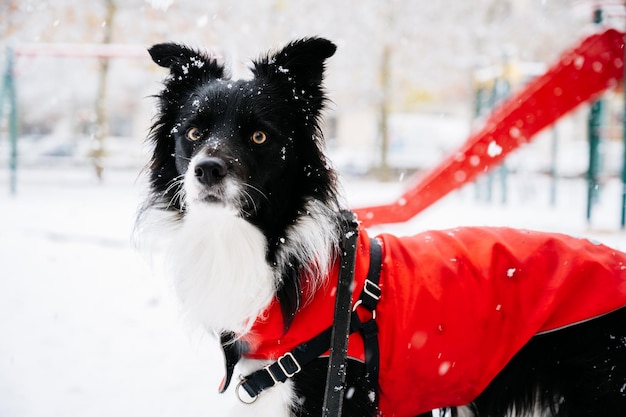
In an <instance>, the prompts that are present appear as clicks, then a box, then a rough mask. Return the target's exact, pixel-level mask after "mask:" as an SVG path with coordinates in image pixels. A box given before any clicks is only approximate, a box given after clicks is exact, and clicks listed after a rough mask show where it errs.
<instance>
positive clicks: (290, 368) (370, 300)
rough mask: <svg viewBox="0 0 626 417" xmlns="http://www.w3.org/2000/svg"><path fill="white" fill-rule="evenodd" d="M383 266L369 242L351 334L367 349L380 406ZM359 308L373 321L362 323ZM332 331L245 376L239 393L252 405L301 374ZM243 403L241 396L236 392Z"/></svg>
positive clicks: (379, 253) (378, 250)
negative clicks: (379, 315) (379, 322)
mask: <svg viewBox="0 0 626 417" xmlns="http://www.w3.org/2000/svg"><path fill="white" fill-rule="evenodd" d="M381 265H382V249H381V247H380V244H379V243H378V241H377V240H376V239H370V265H369V270H368V274H367V278H366V280H365V284H364V286H363V289H362V290H361V294H360V296H359V300H358V301H357V302H356V303H355V304H354V308H353V311H352V313H351V314H350V316H351V317H350V333H354V332H357V331H358V332H360V333H361V337H362V338H363V345H364V349H365V371H366V379H367V381H368V382H369V384H370V387H369V388H370V390H371V391H372V392H374V393H376V401H375V402H376V403H377V402H378V394H377V393H378V373H379V362H380V354H379V345H378V326H377V325H376V321H375V319H376V305H377V304H378V300H379V299H380V296H381V293H382V291H381V288H380V287H379V282H380V270H381ZM359 307H363V308H366V309H367V310H368V311H369V312H370V313H371V315H372V317H371V319H369V320H367V321H365V322H361V320H360V318H359V315H358V314H357V312H356V310H357V309H358V308H359ZM332 330H333V327H332V326H331V327H328V328H327V329H326V330H324V331H323V332H321V333H319V334H318V335H317V336H315V337H313V338H312V339H310V340H308V341H307V342H304V343H302V344H301V345H299V346H297V347H296V348H294V349H292V350H291V351H290V352H287V353H286V354H284V355H283V356H281V357H280V358H278V359H277V360H276V361H275V362H274V363H272V364H270V365H267V366H265V367H264V368H261V369H259V370H258V371H256V372H253V373H252V374H250V375H248V376H245V377H244V378H243V379H242V380H241V382H240V383H239V385H238V387H237V390H239V388H243V389H244V390H245V391H246V393H247V394H248V395H249V396H250V398H251V400H250V401H249V402H254V400H256V398H257V397H258V395H259V394H260V393H261V392H263V391H264V390H266V389H268V388H270V387H273V386H274V385H276V383H278V382H285V381H286V380H287V379H288V378H291V377H293V376H295V375H296V374H298V373H299V372H301V371H302V369H303V368H304V367H305V366H306V365H307V364H309V363H311V362H312V361H314V360H315V359H317V358H319V357H320V356H321V355H322V354H324V352H327V351H328V349H329V347H330V342H331V335H332ZM237 395H238V396H239V398H240V400H242V401H244V400H243V399H242V398H241V395H240V393H239V392H237Z"/></svg>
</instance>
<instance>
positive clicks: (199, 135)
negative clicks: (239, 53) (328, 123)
mask: <svg viewBox="0 0 626 417" xmlns="http://www.w3.org/2000/svg"><path fill="white" fill-rule="evenodd" d="M335 49H336V47H335V45H334V44H333V43H332V42H330V41H328V40H325V39H321V38H307V39H302V40H299V41H295V42H292V43H290V44H288V45H287V46H285V47H284V48H283V49H281V50H279V51H278V52H276V53H273V54H269V55H267V56H265V57H262V58H261V59H259V60H257V61H255V62H253V67H252V74H253V77H252V78H251V79H249V80H231V79H230V77H229V76H228V75H227V74H226V71H225V69H224V67H223V65H222V64H220V63H219V62H218V61H217V60H216V59H215V58H213V57H211V56H209V55H206V54H204V53H201V52H199V51H196V50H192V49H190V48H187V47H185V46H181V45H177V44H173V43H164V44H158V45H154V46H153V47H152V48H150V50H149V52H150V55H151V56H152V59H153V60H154V61H155V62H156V63H157V64H159V65H160V66H163V67H166V68H168V69H169V70H170V74H169V77H168V78H167V79H166V81H165V88H164V90H163V91H162V92H161V93H160V94H159V95H158V100H159V107H158V115H157V119H156V121H155V123H154V125H153V127H152V131H151V140H152V141H153V142H154V153H153V156H152V161H151V164H150V167H149V169H150V181H151V186H152V194H153V200H154V202H155V203H160V205H161V207H162V208H168V209H170V210H175V211H178V212H180V213H181V215H183V216H184V213H185V211H186V210H189V209H191V208H193V206H195V205H205V204H218V205H224V206H226V207H228V208H232V209H234V210H236V212H238V213H239V215H240V216H242V217H244V218H246V219H247V220H248V221H250V222H251V223H253V224H255V225H256V226H258V227H259V228H261V229H262V230H263V232H264V233H265V234H266V235H268V236H272V235H278V234H280V230H284V229H285V227H286V225H288V224H290V222H293V221H295V219H296V217H297V216H299V215H301V214H302V212H303V211H305V210H306V208H305V205H306V203H307V201H310V200H311V199H315V200H319V201H322V202H324V203H326V202H328V201H329V200H334V199H335V189H334V184H335V181H334V173H333V171H332V170H331V169H330V168H329V167H328V164H327V163H326V160H325V158H324V155H323V153H322V143H321V142H322V135H321V131H320V125H319V122H320V116H321V112H322V109H323V107H324V104H325V101H326V96H325V94H324V90H323V87H322V78H323V73H324V67H325V60H326V59H327V58H328V57H330V56H332V55H333V54H334V52H335Z"/></svg>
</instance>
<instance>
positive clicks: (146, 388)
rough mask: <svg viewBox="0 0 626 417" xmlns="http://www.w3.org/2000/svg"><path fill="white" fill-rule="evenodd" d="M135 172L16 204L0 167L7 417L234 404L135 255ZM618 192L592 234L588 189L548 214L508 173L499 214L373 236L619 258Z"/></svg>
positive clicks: (607, 196)
mask: <svg viewBox="0 0 626 417" xmlns="http://www.w3.org/2000/svg"><path fill="white" fill-rule="evenodd" d="M138 171H139V170H119V171H112V170H110V171H107V172H106V173H105V174H106V177H105V181H104V182H103V183H102V184H100V183H98V182H97V180H96V179H95V178H94V177H95V176H94V175H93V173H92V172H91V170H89V169H87V168H80V167H76V168H72V169H70V168H61V167H55V168H54V169H39V170H35V169H29V170H22V171H20V173H19V183H18V195H16V196H13V197H12V196H9V191H8V179H7V178H8V176H7V175H8V174H7V173H6V172H4V171H3V172H0V193H1V192H4V195H3V196H2V197H0V213H2V217H1V218H0V265H2V272H1V273H0V415H1V416H7V417H12V416H19V417H44V416H45V417H53V416H68V415H71V416H84V417H99V416H103V417H104V416H112V415H114V416H117V417H125V416H129V417H130V416H133V417H134V416H144V415H150V416H155V417H158V416H181V415H184V416H207V415H215V414H218V415H219V413H220V412H221V410H224V409H225V408H226V407H227V404H228V403H229V402H230V401H234V399H233V398H230V397H224V396H219V395H218V394H217V389H218V386H219V383H220V380H221V376H222V363H221V355H220V353H219V349H218V346H217V344H216V343H215V341H214V340H213V339H212V338H210V337H207V336H203V335H202V334H200V333H199V332H193V331H190V329H189V328H188V327H187V326H186V325H185V324H184V323H183V322H182V320H181V319H180V316H179V312H178V310H177V307H176V305H175V303H174V301H173V299H172V292H171V291H170V288H169V287H168V285H167V283H166V280H165V279H164V278H163V277H162V276H160V275H159V271H155V270H152V269H150V268H149V267H148V265H147V263H146V262H145V260H144V259H143V258H142V257H141V256H140V255H139V254H138V253H136V251H135V250H134V249H133V248H132V246H131V243H130V234H131V229H132V225H133V221H134V216H135V210H136V207H137V205H138V203H139V200H140V196H141V193H142V187H141V181H138V180H137V176H138ZM405 186H406V183H405V182H401V181H398V182H393V183H386V184H382V183H377V182H373V181H364V180H362V179H358V180H357V179H354V178H344V181H343V188H344V189H345V190H346V195H347V201H348V202H349V203H350V204H352V205H353V206H357V205H363V204H368V205H369V204H373V203H382V202H386V201H391V200H392V199H393V198H396V197H397V196H398V195H399V194H400V193H401V191H402V190H403V188H404V187H405ZM620 187H621V185H620V184H619V182H617V181H615V180H612V181H609V182H608V183H607V184H606V185H605V186H604V189H603V191H602V193H601V196H600V197H601V198H600V202H599V203H598V205H597V206H596V208H595V211H594V217H593V219H592V222H591V226H590V225H588V224H587V223H586V221H585V218H584V213H585V205H584V202H585V184H584V182H583V181H582V180H562V181H561V182H560V184H559V187H558V192H559V194H558V198H557V205H556V206H555V207H551V206H550V205H549V204H548V197H547V194H548V190H549V184H548V183H547V181H546V180H545V179H544V178H542V177H532V176H519V177H513V176H511V177H510V184H509V189H510V193H509V196H508V201H509V203H508V204H507V205H502V204H500V203H492V204H488V203H485V202H480V201H477V200H476V198H475V187H473V186H469V187H466V188H464V189H462V190H460V191H457V192H455V193H453V194H451V195H450V196H448V197H446V198H445V199H444V200H443V201H441V202H440V203H437V204H436V205H435V206H433V207H432V208H430V209H428V210H426V211H425V212H424V213H422V214H421V215H419V216H418V217H417V218H415V219H414V220H412V221H411V222H408V223H406V224H403V225H389V226H386V227H384V228H382V227H378V228H376V229H375V230H377V231H381V230H386V231H392V232H395V233H398V234H407V233H413V232H418V231H422V230H427V229H430V228H444V227H445V228H447V227H455V226H459V225H470V224H491V225H508V226H516V227H524V228H533V229H540V230H548V231H558V232H566V233H570V234H574V235H579V236H587V237H590V238H593V239H596V240H599V241H603V242H605V243H609V244H611V245H612V246H615V247H617V248H619V249H622V250H626V235H625V234H624V232H621V231H619V199H620V198H621V194H620V191H621V188H620ZM417 342H419V341H417ZM417 342H416V343H417ZM442 366H443V363H442ZM447 366H448V365H446V366H443V368H442V369H441V371H442V372H443V371H447V369H446V368H447ZM450 366H451V365H450Z"/></svg>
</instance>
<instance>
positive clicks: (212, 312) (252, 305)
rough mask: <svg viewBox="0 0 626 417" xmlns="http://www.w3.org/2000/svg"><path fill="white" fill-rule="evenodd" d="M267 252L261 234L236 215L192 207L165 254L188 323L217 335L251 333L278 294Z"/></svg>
mask: <svg viewBox="0 0 626 417" xmlns="http://www.w3.org/2000/svg"><path fill="white" fill-rule="evenodd" d="M266 248H267V241H266V239H265V236H264V235H263V234H262V233H261V232H260V231H259V229H257V228H256V227H255V226H253V225H251V224H250V223H248V222H247V221H245V220H244V219H242V218H241V217H239V216H238V215H237V214H236V213H235V212H234V211H232V210H230V209H228V208H225V207H221V206H218V205H194V206H191V207H190V208H189V210H188V211H187V213H186V214H185V217H184V219H183V220H182V224H181V225H180V227H179V228H178V229H177V230H176V231H175V232H174V235H173V238H172V240H171V245H170V248H169V250H168V251H167V254H168V259H167V264H168V267H169V270H170V273H171V276H172V277H173V279H174V287H175V289H176V293H177V295H178V298H179V299H180V301H181V304H182V308H183V309H184V311H185V313H186V314H187V315H188V316H189V318H190V319H191V320H192V321H195V322H199V323H200V324H202V325H203V326H204V327H205V328H207V329H211V330H213V331H218V332H219V331H224V330H230V331H234V332H236V333H238V334H243V333H245V332H246V331H247V330H249V328H250V326H251V325H252V324H253V322H254V320H255V319H256V318H257V317H258V316H259V315H260V314H261V313H262V312H263V310H264V309H265V308H266V307H267V306H268V305H269V303H270V302H271V300H272V298H273V296H274V295H275V292H276V280H275V278H274V274H273V271H272V270H271V268H270V267H269V265H268V264H267V261H266V257H265V256H266Z"/></svg>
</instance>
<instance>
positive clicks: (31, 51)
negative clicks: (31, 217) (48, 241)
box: [0, 44, 147, 194]
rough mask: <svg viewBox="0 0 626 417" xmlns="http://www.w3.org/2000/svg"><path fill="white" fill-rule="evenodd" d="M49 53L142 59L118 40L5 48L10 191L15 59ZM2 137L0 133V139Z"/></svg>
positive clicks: (2, 89)
mask: <svg viewBox="0 0 626 417" xmlns="http://www.w3.org/2000/svg"><path fill="white" fill-rule="evenodd" d="M20 56H25V57H34V56H53V57H60V58H101V59H111V58H133V59H146V57H147V53H146V50H145V48H144V47H142V46H138V45H119V44H80V45H74V44H22V45H18V46H17V47H15V48H11V47H9V48H7V50H6V66H5V71H4V74H3V76H2V85H0V121H1V120H2V118H3V113H4V112H3V110H4V108H5V107H8V109H9V120H8V127H9V129H8V134H9V143H10V155H9V171H10V180H9V181H10V192H11V194H15V193H16V192H17V161H18V152H17V98H16V87H15V84H16V82H15V60H16V58H17V57H20ZM1 139H2V138H1V137H0V140H1Z"/></svg>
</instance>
